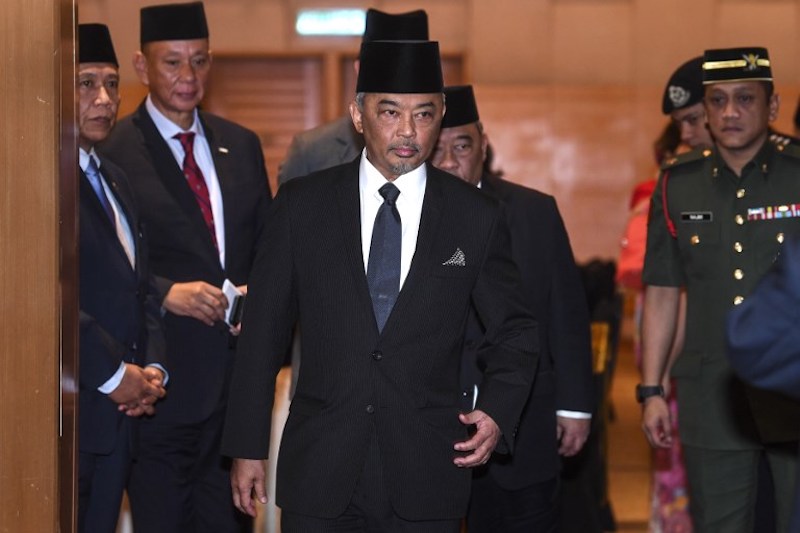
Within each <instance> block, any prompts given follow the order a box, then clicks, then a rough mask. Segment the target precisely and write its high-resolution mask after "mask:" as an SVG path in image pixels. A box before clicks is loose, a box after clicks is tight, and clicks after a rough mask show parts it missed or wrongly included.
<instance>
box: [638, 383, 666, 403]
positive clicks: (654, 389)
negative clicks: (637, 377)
mask: <svg viewBox="0 0 800 533" xmlns="http://www.w3.org/2000/svg"><path fill="white" fill-rule="evenodd" d="M651 396H661V397H662V398H663V397H664V387H663V386H661V385H642V384H641V383H640V384H639V385H636V401H637V402H639V403H642V402H644V401H645V400H646V399H647V398H650V397H651Z"/></svg>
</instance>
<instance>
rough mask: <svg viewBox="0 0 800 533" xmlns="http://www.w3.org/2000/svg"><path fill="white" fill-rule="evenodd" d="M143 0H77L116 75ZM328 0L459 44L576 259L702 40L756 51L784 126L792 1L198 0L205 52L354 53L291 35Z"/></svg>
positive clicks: (132, 43)
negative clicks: (415, 12) (106, 37)
mask: <svg viewBox="0 0 800 533" xmlns="http://www.w3.org/2000/svg"><path fill="white" fill-rule="evenodd" d="M152 3H155V0H126V1H125V2H120V1H119V0H81V2H80V19H81V21H87V22H88V21H102V22H106V23H108V24H109V25H110V26H111V31H112V34H113V35H114V38H115V42H116V46H117V52H118V54H119V56H120V59H121V61H122V63H123V65H122V75H123V78H125V79H128V80H131V79H133V73H132V70H131V69H130V66H129V64H130V61H129V58H130V56H131V54H132V52H133V51H134V50H135V48H136V46H137V43H138V31H139V25H138V10H139V8H140V7H141V6H143V5H149V4H152ZM158 3H166V0H158ZM337 3H338V4H340V5H341V4H345V3H346V4H347V5H348V6H362V7H370V6H372V7H376V8H379V9H382V10H385V11H389V12H402V11H408V10H412V9H418V8H420V7H423V6H424V8H425V9H426V10H427V12H428V15H429V19H430V28H431V36H432V38H434V39H437V40H439V41H440V42H441V46H442V49H443V50H445V51H450V52H461V53H464V54H465V57H466V68H465V70H466V74H467V81H469V82H471V83H474V84H475V85H476V88H477V89H478V98H479V106H480V108H481V115H482V118H483V120H484V122H485V123H486V125H487V130H488V132H489V134H490V136H491V138H492V139H493V141H494V144H495V148H496V151H497V153H498V160H499V162H500V164H501V166H502V167H503V168H504V169H505V170H506V172H507V177H508V178H509V179H510V180H513V181H518V182H521V183H523V184H526V185H529V186H533V187H536V188H540V189H542V190H543V191H545V192H548V193H551V194H554V195H555V196H556V198H557V199H558V201H559V205H560V206H561V210H562V212H563V215H564V219H565V221H566V224H567V228H568V230H569V231H570V235H571V236H572V240H573V246H574V249H575V252H576V255H577V256H578V258H579V259H587V258H589V257H592V256H601V257H614V256H615V255H616V253H617V243H618V240H619V234H620V232H621V231H622V228H623V227H624V223H625V219H626V211H627V201H628V194H629V192H630V190H631V188H632V187H633V185H634V184H635V183H636V182H638V181H641V180H643V179H646V178H648V177H650V176H652V174H653V172H654V168H653V162H652V156H651V153H652V150H651V144H652V141H653V139H654V138H655V137H656V136H657V135H658V133H659V132H660V128H661V127H662V126H663V124H664V121H665V119H664V117H662V116H661V114H660V107H661V92H662V90H663V85H664V83H665V82H666V79H667V78H668V77H669V75H670V74H671V73H672V71H673V70H674V69H675V67H677V66H678V65H679V64H680V63H682V62H683V61H685V60H686V59H689V58H690V57H692V56H694V55H699V54H701V53H702V51H703V50H704V49H705V48H712V47H724V46H738V45H761V46H766V47H767V48H769V50H770V54H771V59H772V60H773V65H774V67H773V71H774V74H775V76H776V80H777V87H778V91H779V93H781V94H782V95H783V103H784V107H783V112H782V114H781V116H780V118H779V121H778V123H777V126H778V128H779V129H781V130H783V131H791V124H792V122H791V117H792V114H793V113H794V108H795V103H796V102H797V94H798V90H797V88H798V87H800V61H797V60H796V59H795V58H796V57H797V56H798V55H799V54H798V51H800V42H799V40H798V39H799V38H798V32H796V31H795V28H797V27H798V26H799V24H798V23H800V0H768V1H767V0H425V1H424V2H423V1H421V0H417V1H410V0H375V1H373V2H369V1H364V0H350V1H347V2H341V1H340V2H334V1H332V0H205V5H206V12H207V14H208V18H209V21H210V22H209V23H210V27H211V28H210V29H211V33H212V37H211V43H212V48H214V49H215V50H216V51H218V52H232V53H236V52H268V53H282V52H298V51H304V50H305V51H319V50H331V49H341V50H343V51H352V50H355V49H356V48H357V46H358V39H357V38H355V39H354V38H345V39H327V40H324V39H313V40H304V39H301V38H298V37H297V36H295V35H294V33H293V30H292V28H293V14H294V12H295V10H296V9H297V8H298V7H300V6H309V5H315V6H331V5H335V4H337ZM136 98H137V99H138V94H137V95H136ZM270 172H272V169H270Z"/></svg>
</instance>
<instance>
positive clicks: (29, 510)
mask: <svg viewBox="0 0 800 533" xmlns="http://www.w3.org/2000/svg"><path fill="white" fill-rule="evenodd" d="M74 10H75V7H74V2H73V1H71V0H5V1H4V2H2V3H0V28H2V31H0V54H1V55H2V57H3V73H4V75H3V76H2V79H0V94H2V95H3V98H2V103H0V105H2V108H1V109H0V112H1V113H2V116H3V132H4V133H3V138H2V143H0V188H2V191H3V194H2V200H1V203H0V257H2V262H0V294H2V298H0V450H2V453H0V531H13V532H37V533H38V532H50V531H63V532H65V533H68V532H70V531H72V525H73V523H74V522H73V517H72V509H73V508H72V502H73V490H72V489H73V488H74V478H73V475H72V474H73V472H72V466H73V465H74V456H73V453H74V448H73V445H74V431H73V430H74V423H73V421H72V420H71V419H70V418H69V417H66V418H64V419H63V420H62V419H61V418H60V416H59V415H60V391H59V385H60V381H59V377H60V376H59V368H60V364H61V362H62V360H65V361H69V360H70V359H71V358H74V357H75V350H74V345H65V346H63V347H62V346H61V345H60V334H61V323H60V319H61V318H62V316H64V315H70V314H72V313H73V308H72V307H71V306H67V307H62V297H63V296H65V295H66V296H67V297H70V295H74V293H75V280H74V279H71V278H70V277H69V276H68V275H66V276H63V277H62V276H61V273H62V270H61V269H60V254H61V250H62V249H63V250H64V251H65V254H64V257H66V258H68V260H70V261H72V262H73V266H74V258H75V254H74V251H75V242H74V240H72V241H62V240H61V235H62V234H61V230H60V226H61V227H62V228H65V232H64V234H68V233H69V230H68V228H69V227H70V226H72V227H74V223H75V220H74V217H72V218H71V219H70V217H71V216H72V215H74V210H73V211H72V212H71V213H70V211H69V209H66V210H63V211H62V210H61V207H60V195H61V193H64V194H66V195H67V196H68V195H69V194H70V193H69V190H68V187H69V182H70V181H71V179H72V180H74V173H75V170H74V169H75V158H76V153H75V151H74V150H75V144H74V141H71V140H70V139H71V138H72V136H71V134H70V133H69V131H71V130H72V129H73V128H74V122H73V114H72V111H73V104H72V102H73V101H74V100H73V95H74V81H72V74H71V73H72V70H73V69H72V57H73V54H72V47H71V41H72V36H71V35H72V27H73V24H74V21H75V11H74ZM62 36H63V37H64V39H65V40H66V42H67V43H68V45H67V47H66V48H65V49H64V50H62V48H61V38H62ZM64 51H66V55H65V54H64ZM62 68H63V69H64V70H63V71H62ZM62 72H63V74H64V75H63V78H62ZM62 83H67V85H66V87H65V92H64V94H63V95H62V93H61V87H62ZM62 104H64V105H63V108H62ZM62 125H63V126H65V127H66V128H67V132H65V133H66V135H65V136H64V137H63V138H62V137H61V134H62V131H61V127H62ZM62 142H63V144H62ZM62 156H63V158H64V159H63V165H62V159H61V158H62ZM60 168H64V169H70V168H71V169H72V170H71V171H70V170H67V174H66V175H60V172H59V170H60ZM70 172H71V175H72V178H70ZM64 185H67V189H66V192H65V189H64V188H63V187H62V186H64ZM72 186H74V181H72ZM74 198H75V197H74V196H73V197H72V201H74ZM69 201H70V199H69V198H67V199H66V202H67V203H69ZM75 303H76V302H75V301H74V300H73V302H72V304H75ZM74 320H75V317H74V316H68V317H66V320H65V323H66V324H67V328H70V325H69V324H71V323H74V322H72V321H74ZM66 337H70V335H69V334H67V335H66ZM72 339H73V340H74V336H73V337H72ZM61 348H63V352H62V351H61ZM61 357H63V359H61ZM68 402H69V400H68ZM62 421H63V422H64V424H63V425H62ZM60 432H62V435H63V437H62V439H63V441H62V442H64V447H63V448H62V449H61V451H63V453H64V455H62V456H61V459H62V460H61V461H60V460H59V451H60V447H59V444H60V440H59V433H60ZM60 464H63V466H64V467H65V468H64V470H62V471H60V470H59V465H60ZM60 475H66V476H67V477H68V479H64V484H63V486H61V487H60V486H59V481H60V478H59V476H60ZM61 501H63V502H64V503H65V505H64V506H61V505H60V502H61ZM59 512H63V513H64V514H65V516H64V518H63V520H62V521H59Z"/></svg>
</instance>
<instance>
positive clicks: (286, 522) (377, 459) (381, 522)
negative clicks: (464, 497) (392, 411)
mask: <svg viewBox="0 0 800 533" xmlns="http://www.w3.org/2000/svg"><path fill="white" fill-rule="evenodd" d="M386 482H389V480H384V477H383V472H382V468H381V455H380V449H379V447H378V440H377V438H376V437H375V436H374V435H373V437H372V443H371V444H370V447H369V451H368V453H367V457H366V459H365V461H364V470H363V472H362V473H361V477H360V478H359V480H358V483H357V484H356V488H355V490H354V491H353V497H352V499H351V500H350V504H349V505H348V506H347V509H345V511H344V513H342V514H341V515H340V516H337V517H336V518H316V517H313V516H306V515H301V514H297V513H291V512H287V511H285V510H282V511H281V531H282V532H283V533H333V532H336V533H412V532H413V533H458V532H459V529H460V525H461V520H424V521H416V520H404V519H402V518H401V517H399V516H398V515H397V514H396V513H395V512H394V509H393V508H392V504H391V502H390V501H389V496H388V495H387V493H386V485H385V483H386ZM446 497H447V494H442V498H446Z"/></svg>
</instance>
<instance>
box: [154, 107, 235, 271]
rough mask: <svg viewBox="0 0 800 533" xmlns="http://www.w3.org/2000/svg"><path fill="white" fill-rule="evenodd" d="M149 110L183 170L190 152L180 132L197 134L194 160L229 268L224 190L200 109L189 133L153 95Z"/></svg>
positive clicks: (223, 256) (215, 230)
mask: <svg viewBox="0 0 800 533" xmlns="http://www.w3.org/2000/svg"><path fill="white" fill-rule="evenodd" d="M144 105H145V108H146V109H147V112H148V113H149V114H150V118H152V119H153V122H154V123H155V125H156V128H157V129H158V132H159V133H160V134H161V137H163V138H164V140H165V141H166V142H167V146H169V149H170V150H172V155H173V156H175V161H176V162H177V163H178V168H183V160H184V158H185V157H186V153H185V152H184V151H183V146H181V142H180V141H179V140H178V139H175V138H174V137H175V135H177V134H178V133H188V132H193V133H194V134H195V135H194V159H195V161H197V166H199V167H200V171H201V172H202V173H203V179H204V180H205V182H206V186H207V187H208V196H209V199H210V200H211V213H212V214H213V215H214V233H215V235H216V237H217V246H218V248H219V263H220V265H222V268H225V212H224V210H223V207H222V190H221V189H220V186H219V178H218V177H217V169H216V167H215V166H214V159H213V158H212V157H211V147H210V146H209V145H208V139H206V135H205V132H204V131H203V126H202V125H201V124H200V119H199V116H198V114H197V110H196V109H195V111H194V122H193V123H192V126H191V127H190V128H189V129H188V130H182V129H181V128H180V127H179V126H178V125H177V124H175V123H174V122H172V121H171V120H170V119H168V118H167V117H165V116H164V114H163V113H161V111H159V110H158V108H157V107H156V106H155V104H153V102H152V100H151V98H150V95H148V96H147V99H146V100H145V103H144Z"/></svg>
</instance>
